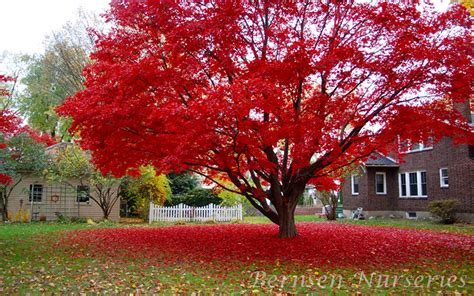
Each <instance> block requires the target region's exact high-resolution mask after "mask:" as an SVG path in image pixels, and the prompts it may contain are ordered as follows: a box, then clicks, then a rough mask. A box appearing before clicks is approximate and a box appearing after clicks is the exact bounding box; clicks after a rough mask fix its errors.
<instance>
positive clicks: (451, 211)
mask: <svg viewBox="0 0 474 296" xmlns="http://www.w3.org/2000/svg"><path fill="white" fill-rule="evenodd" d="M458 205H459V202H458V201H457V200H455V199H443V200H434V201H432V202H430V203H429V204H428V208H429V210H430V213H431V214H433V216H435V217H437V218H438V219H440V222H441V223H443V224H452V223H454V222H455V221H456V206H458Z"/></svg>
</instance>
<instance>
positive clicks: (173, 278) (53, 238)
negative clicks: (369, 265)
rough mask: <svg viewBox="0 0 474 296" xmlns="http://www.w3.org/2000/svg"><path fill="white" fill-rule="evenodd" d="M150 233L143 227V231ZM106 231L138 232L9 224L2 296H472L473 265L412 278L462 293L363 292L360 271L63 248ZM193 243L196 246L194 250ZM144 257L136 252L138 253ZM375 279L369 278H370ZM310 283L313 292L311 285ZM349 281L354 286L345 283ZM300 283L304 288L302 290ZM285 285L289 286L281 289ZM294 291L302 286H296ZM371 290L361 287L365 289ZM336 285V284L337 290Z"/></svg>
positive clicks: (2, 230) (0, 238) (1, 266)
mask: <svg viewBox="0 0 474 296" xmlns="http://www.w3.org/2000/svg"><path fill="white" fill-rule="evenodd" d="M296 220H297V221H298V222H303V221H304V222H324V221H325V220H323V219H321V218H318V217H315V216H297V217H296ZM244 223H252V224H259V223H269V222H268V220H267V219H266V218H264V217H245V220H244ZM336 223H350V224H361V225H367V226H383V227H401V228H416V229H427V230H430V231H441V232H452V233H457V234H464V235H474V227H473V225H468V224H465V225H441V224H437V223H433V222H430V221H409V220H396V219H389V220H381V219H376V220H365V221H351V220H345V221H339V222H336ZM140 226H144V225H140ZM104 227H136V225H133V226H131V225H124V224H116V225H110V224H97V225H88V224H55V223H33V224H11V225H0V294H6V295H8V294H32V295H40V294H45V293H47V294H51V293H61V294H66V293H67V294H71V293H76V294H77V293H81V292H86V293H95V292H100V293H103V292H109V293H112V294H114V293H115V294H116V293H120V294H123V293H135V292H140V291H141V292H143V291H148V292H154V293H164V294H168V295H171V294H180V293H181V294H191V293H192V292H197V293H199V292H201V293H204V294H210V293H214V294H219V293H222V292H224V293H226V294H232V293H233V294H241V293H245V294H254V295H258V294H262V293H263V294H272V293H293V294H299V293H317V294H320V293H322V294H330V293H332V294H336V295H345V294H356V293H359V292H361V293H363V294H371V295H384V294H387V293H394V294H412V293H416V294H433V293H448V294H449V293H461V294H464V295H472V293H474V291H473V285H474V282H473V269H472V265H468V266H466V265H459V264H458V262H451V263H447V265H444V266H433V267H431V268H430V269H426V268H419V269H414V270H410V271H409V272H408V273H410V274H411V275H413V276H418V275H425V276H428V275H430V274H440V275H441V276H443V277H444V276H446V277H448V276H451V275H453V274H454V275H458V276H460V275H462V276H464V277H465V278H464V280H465V284H464V285H463V286H459V285H458V286H453V287H448V286H444V287H441V286H440V285H439V281H438V285H437V286H435V287H432V288H430V289H427V288H426V281H427V278H426V277H425V278H424V279H423V280H422V282H421V283H422V286H423V288H420V289H418V290H412V289H413V288H412V287H410V288H404V287H396V288H393V287H392V288H388V289H386V288H382V289H380V288H377V287H375V288H374V287H368V286H367V285H361V282H360V281H358V279H360V277H361V275H360V274H357V272H358V271H357V270H350V269H338V268H335V269H333V270H330V271H328V270H322V269H320V268H318V267H317V266H307V268H304V269H301V267H300V266H291V265H286V266H285V265H284V264H279V263H278V262H277V263H276V264H272V265H268V266H248V265H242V266H236V267H235V268H234V269H233V270H225V269H224V270H223V268H221V267H220V266H219V265H218V264H213V263H210V264H208V263H203V262H184V261H183V262H180V263H173V264H167V263H166V262H164V261H163V262H160V261H156V260H155V261H154V262H153V263H152V262H149V261H148V259H146V258H142V259H140V258H135V259H134V260H127V259H125V258H124V259H123V260H118V261H117V260H110V258H106V257H90V256H84V257H82V258H80V259H78V258H74V257H72V256H70V255H69V254H70V252H69V250H67V249H63V248H61V247H60V246H58V241H60V240H61V239H62V238H64V237H67V236H68V235H69V233H70V232H71V231H74V230H80V229H100V228H104ZM190 243H192V242H190ZM139 251H140V250H136V252H139ZM375 272H376V273H377V274H380V275H388V276H389V277H391V278H392V279H393V276H398V275H399V273H400V272H405V271H400V270H376V271H375ZM322 276H326V277H327V278H328V281H329V282H330V281H331V279H334V277H335V278H336V280H337V279H338V276H342V277H343V278H344V285H343V287H342V288H341V287H340V288H338V287H337V285H336V287H335V288H334V287H333V288H331V287H330V285H328V282H326V284H325V283H323V284H322V285H318V283H317V282H315V281H316V280H318V279H321V277H322ZM365 276H367V277H368V279H370V275H365ZM310 279H311V280H312V281H314V282H312V284H311V283H310V282H308V280H310ZM346 279H348V280H347V281H346ZM302 281H306V282H305V283H302ZM282 283H284V285H283V286H280V284H282ZM295 283H296V284H295ZM364 283H366V282H362V284H364ZM423 283H424V284H423ZM336 284H337V283H336Z"/></svg>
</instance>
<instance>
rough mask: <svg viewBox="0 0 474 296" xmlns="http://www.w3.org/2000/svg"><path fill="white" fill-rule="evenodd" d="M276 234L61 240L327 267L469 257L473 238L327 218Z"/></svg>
mask: <svg viewBox="0 0 474 296" xmlns="http://www.w3.org/2000/svg"><path fill="white" fill-rule="evenodd" d="M298 231H299V233H300V234H301V236H300V237H297V238H292V239H279V238H278V237H277V234H278V229H277V227H276V226H274V225H245V224H242V225H212V226H185V227H182V226H181V227H180V226H174V227H162V228H120V229H100V230H83V231H77V232H74V233H72V234H71V235H70V236H69V237H68V238H65V239H64V240H63V241H62V242H60V243H59V246H61V247H65V248H66V249H67V250H69V251H70V252H72V253H73V255H74V256H104V255H105V256H107V257H109V258H110V259H112V260H120V259H121V258H124V257H125V258H142V257H145V258H148V259H152V258H155V259H156V260H163V261H169V262H209V263H211V262H216V263H217V265H219V264H224V265H226V266H227V267H229V266H232V264H235V263H238V262H241V263H246V264H251V263H255V264H260V263H261V264H267V263H270V264H273V263H275V262H276V261H280V262H283V261H287V262H291V263H294V264H298V265H302V266H308V265H309V264H311V265H313V266H320V267H325V268H338V267H349V268H350V267H354V268H361V269H370V268H384V267H385V268H395V267H403V268H404V267H407V266H413V265H417V264H427V265H436V264H437V263H440V262H450V261H451V260H452V261H453V262H455V264H460V265H461V264H463V263H466V262H467V263H472V262H473V259H474V252H473V250H474V238H473V237H470V236H463V235H455V234H448V233H439V232H432V231H426V230H408V229H398V228H388V227H366V226H355V225H343V224H330V223H301V224H298Z"/></svg>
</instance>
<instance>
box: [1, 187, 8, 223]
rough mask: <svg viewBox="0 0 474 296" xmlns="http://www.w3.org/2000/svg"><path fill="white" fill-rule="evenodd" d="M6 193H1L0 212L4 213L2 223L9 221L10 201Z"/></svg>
mask: <svg viewBox="0 0 474 296" xmlns="http://www.w3.org/2000/svg"><path fill="white" fill-rule="evenodd" d="M5 194H6V193H5V192H3V191H1V192H0V195H1V196H0V212H2V221H3V222H5V221H8V199H7V198H6V196H5Z"/></svg>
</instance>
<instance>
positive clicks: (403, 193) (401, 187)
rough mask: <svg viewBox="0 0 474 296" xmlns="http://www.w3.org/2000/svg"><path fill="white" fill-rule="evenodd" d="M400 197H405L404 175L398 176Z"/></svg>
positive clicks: (405, 184) (405, 183)
mask: <svg viewBox="0 0 474 296" xmlns="http://www.w3.org/2000/svg"><path fill="white" fill-rule="evenodd" d="M400 196H407V177H406V174H405V173H403V174H400Z"/></svg>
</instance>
